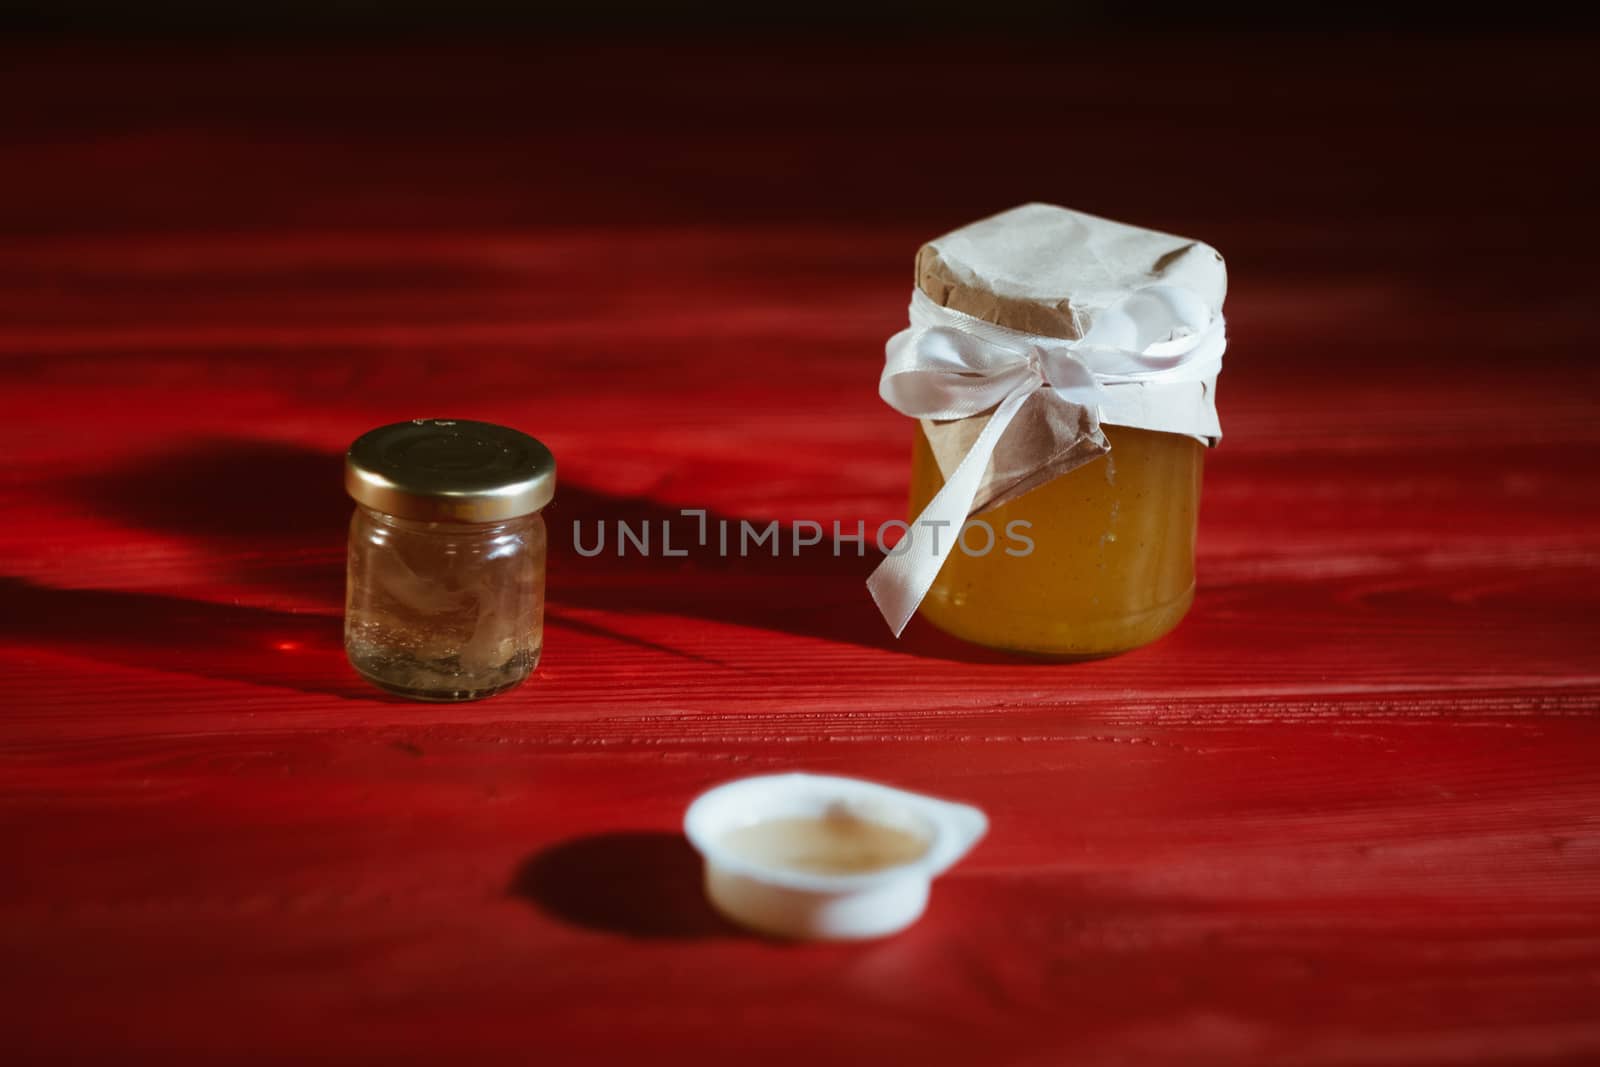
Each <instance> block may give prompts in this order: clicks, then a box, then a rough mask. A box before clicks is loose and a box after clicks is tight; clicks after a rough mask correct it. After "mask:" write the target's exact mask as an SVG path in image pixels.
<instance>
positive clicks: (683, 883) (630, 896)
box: [507, 830, 744, 939]
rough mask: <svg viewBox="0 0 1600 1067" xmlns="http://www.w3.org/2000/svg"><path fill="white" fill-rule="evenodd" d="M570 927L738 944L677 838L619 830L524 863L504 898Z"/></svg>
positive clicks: (565, 844)
mask: <svg viewBox="0 0 1600 1067" xmlns="http://www.w3.org/2000/svg"><path fill="white" fill-rule="evenodd" d="M507 891H508V892H509V893H510V895H511V896H513V897H518V898H520V899H522V900H526V901H527V902H529V903H530V904H532V905H534V906H535V907H537V908H538V909H539V910H540V911H542V912H544V913H545V914H547V915H550V916H552V917H553V918H556V919H558V920H560V921H561V922H564V923H567V924H569V925H572V926H578V927H582V928H583V929H586V930H594V931H599V932H604V933H612V934H621V935H624V936H626V937H633V938H640V939H694V938H718V937H740V936H744V935H743V934H742V933H741V931H739V930H738V929H737V928H736V927H734V926H733V925H732V924H731V923H729V922H727V921H726V920H724V919H723V918H722V917H721V916H720V915H718V914H717V913H716V912H715V911H714V910H712V907H711V905H710V904H709V903H707V901H706V898H705V893H704V892H703V891H702V889H701V866H700V857H699V855H698V854H696V853H695V851H694V849H693V848H691V847H690V845H689V842H688V841H687V840H685V839H684V837H683V835H682V834H674V833H667V832H664V831H659V830H623V831H616V832H611V833H603V834H591V835H588V836H584V837H574V838H570V839H568V840H565V841H560V842H558V843H556V844H554V845H551V846H550V847H549V848H546V849H543V850H541V851H539V852H537V853H535V854H534V855H532V856H530V857H528V859H527V860H525V861H524V862H523V863H522V864H521V865H520V866H519V867H518V868H517V870H516V872H515V873H514V875H513V876H512V879H511V884H510V886H509V887H508V890H507Z"/></svg>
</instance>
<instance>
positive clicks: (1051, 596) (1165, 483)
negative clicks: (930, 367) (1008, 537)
mask: <svg viewBox="0 0 1600 1067" xmlns="http://www.w3.org/2000/svg"><path fill="white" fill-rule="evenodd" d="M1101 429H1102V431H1103V432H1104V433H1105V435H1106V440H1108V441H1109V442H1110V443H1111V451H1110V452H1109V453H1107V454H1106V455H1104V456H1101V457H1100V458H1098V459H1096V460H1093V461H1091V462H1089V463H1086V464H1084V465H1083V466H1081V467H1079V468H1077V469H1076V470H1072V471H1068V472H1067V473H1066V474H1063V475H1061V476H1060V477H1057V478H1054V479H1052V480H1050V481H1048V482H1046V483H1045V484H1043V485H1041V486H1039V487H1038V488H1037V489H1034V490H1032V491H1030V492H1028V493H1024V494H1023V495H1022V496H1020V497H1017V498H1016V499H1015V500H1012V501H1010V502H1009V503H1006V504H1002V505H1001V506H999V507H997V508H992V509H990V510H989V511H986V512H983V513H981V514H979V515H976V516H974V518H975V519H982V520H984V521H985V522H987V523H988V524H989V526H990V527H991V528H992V529H993V530H995V531H997V532H1002V531H1005V530H1007V529H1009V528H1010V526H1009V524H1011V523H1013V522H1016V521H1017V520H1024V521H1026V522H1027V523H1029V524H1030V525H1029V526H1027V527H1025V528H1023V529H1024V531H1025V533H1026V535H1027V537H1028V538H1029V539H1030V540H1031V541H1033V543H1034V544H1033V549H1032V551H1031V552H1028V553H1027V554H1026V555H1011V554H1008V553H1007V552H1004V551H999V550H996V551H993V552H989V553H987V554H983V555H968V554H967V553H965V552H963V551H961V550H960V548H957V549H956V551H954V552H951V553H950V557H949V558H948V559H947V560H945V563H944V567H943V568H942V569H941V570H940V571H939V576H938V577H937V578H936V579H934V583H933V586H932V587H931V588H930V589H929V590H928V595H927V596H926V597H925V598H924V599H923V601H922V606H921V608H920V609H919V611H920V613H921V615H922V617H923V618H925V619H927V620H928V621H929V622H931V623H933V625H935V626H937V627H938V628H939V629H941V630H943V631H944V632H945V633H948V634H950V635H952V636H954V637H959V638H961V639H962V640H964V641H971V642H973V643H974V644H979V645H985V646H988V647H990V648H1000V649H1006V650H1008V651H1013V652H1027V653H1033V654H1035V655H1044V656H1056V657H1061V658H1067V659H1090V658H1095V657H1098V656H1109V655H1112V654H1113V653H1117V652H1125V651H1128V650H1129V649H1133V648H1138V647H1139V646H1140V645H1147V644H1149V643H1150V642H1151V641H1154V640H1155V639H1156V638H1158V637H1161V636H1162V635H1163V634H1165V633H1167V632H1168V631H1170V630H1171V629H1172V628H1173V627H1175V626H1177V625H1178V623H1179V622H1180V621H1181V620H1182V619H1183V616H1184V614H1185V613H1186V612H1188V610H1189V605H1190V604H1191V603H1193V601H1194V548H1195V529H1196V525H1197V519H1198V516H1199V512H1200V474H1201V467H1202V464H1203V462H1204V455H1205V447H1204V446H1203V445H1202V444H1201V443H1200V442H1199V441H1196V440H1195V439H1193V438H1191V437H1185V436H1183V435H1182V434H1173V433H1157V432H1154V431H1151V430H1136V429H1132V428H1130V427H1125V426H1102V427H1101ZM916 435H917V443H916V451H915V453H914V455H913V459H912V469H911V514H912V515H913V516H915V515H917V514H919V513H921V511H922V509H923V508H924V507H925V506H926V505H927V503H928V501H929V500H932V499H933V496H934V494H935V493H937V492H938V491H939V490H940V488H942V487H943V486H944V477H943V475H941V474H940V473H939V464H938V461H937V460H935V458H934V455H933V451H932V449H931V448H930V447H929V446H928V441H927V438H926V436H925V435H924V434H923V432H922V430H921V429H920V428H918V429H917V431H916Z"/></svg>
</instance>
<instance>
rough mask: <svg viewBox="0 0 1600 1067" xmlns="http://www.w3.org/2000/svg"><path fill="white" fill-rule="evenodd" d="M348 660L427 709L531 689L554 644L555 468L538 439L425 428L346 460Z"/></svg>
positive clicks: (359, 446)
mask: <svg viewBox="0 0 1600 1067" xmlns="http://www.w3.org/2000/svg"><path fill="white" fill-rule="evenodd" d="M345 488H346V490H347V491H348V492H349V494H350V495H351V497H352V498H354V500H355V501H356V505H357V506H356V509H355V514H354V516H353V517H352V518H351V521H350V549H349V558H348V572H347V578H348V580H347V585H346V600H345V651H346V654H347V655H348V656H349V659H350V662H351V664H352V665H353V666H354V667H355V669H356V670H357V671H359V672H360V673H361V675H362V676H363V677H365V678H366V679H367V680H368V681H370V682H372V683H373V684H374V685H376V686H378V687H379V688H382V689H386V690H388V691H390V692H392V693H398V694H400V695H402V696H407V697H411V698H412V699H416V700H431V701H459V700H476V699H479V698H482V697H487V696H493V695H494V694H496V693H501V692H504V691H505V690H507V689H510V688H512V687H514V686H516V685H518V684H519V683H521V682H522V681H523V680H524V679H525V678H527V676H528V675H529V674H530V673H531V672H532V671H533V669H534V668H535V667H536V666H537V665H538V662H539V654H540V651H541V649H542V646H543V634H544V589H545V573H544V572H545V554H546V536H545V526H544V519H543V517H542V516H541V515H540V514H539V512H540V509H542V508H543V507H544V506H545V505H546V504H548V503H549V502H550V500H551V498H552V497H553V495H554V493H555V459H554V457H553V456H551V454H550V450H549V449H547V448H545V446H544V445H542V444H540V443H539V442H538V441H536V440H535V439H533V438H532V437H529V436H528V435H527V434H524V433H519V432H518V431H516V430H512V429H508V428H506V427H504V426H496V425H494V424H492V423H486V422H473V421H470V420H466V419H416V420H413V421H411V422H401V423H395V424H393V425H390V426H383V427H380V428H378V429H376V430H373V431H371V432H370V433H367V434H364V435H363V436H361V437H360V438H358V439H357V440H356V441H355V443H354V444H352V445H351V446H350V451H349V453H348V454H347V455H346V457H345Z"/></svg>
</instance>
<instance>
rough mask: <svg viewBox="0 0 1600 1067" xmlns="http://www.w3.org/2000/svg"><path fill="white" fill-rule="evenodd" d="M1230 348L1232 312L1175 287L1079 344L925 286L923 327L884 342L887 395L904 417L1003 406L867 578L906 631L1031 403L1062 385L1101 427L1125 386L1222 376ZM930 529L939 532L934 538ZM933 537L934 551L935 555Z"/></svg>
mask: <svg viewBox="0 0 1600 1067" xmlns="http://www.w3.org/2000/svg"><path fill="white" fill-rule="evenodd" d="M1226 348H1227V335H1226V329H1225V326H1224V323H1223V320H1222V316H1221V315H1220V314H1219V315H1213V314H1212V313H1211V309H1210V307H1209V306H1208V305H1207V304H1206V302H1205V301H1204V300H1203V299H1202V298H1201V297H1200V296H1198V295H1197V294H1195V293H1193V292H1191V291H1189V290H1188V289H1184V288H1182V287H1180V286H1175V285H1150V286H1146V287H1144V288H1142V289H1136V290H1134V291H1133V292H1131V293H1129V294H1128V295H1126V296H1124V297H1123V298H1122V299H1120V300H1118V301H1117V302H1116V303H1114V304H1112V305H1111V306H1110V307H1108V308H1106V309H1105V310H1103V311H1101V312H1099V313H1098V314H1097V315H1096V316H1095V318H1094V323H1093V325H1092V326H1091V327H1090V328H1089V330H1088V331H1087V332H1086V333H1085V334H1084V335H1083V337H1081V338H1080V339H1078V340H1076V341H1067V340H1063V339H1061V338H1059V337H1043V336H1039V335H1037V334H1028V333H1022V332H1020V331H1017V330H1009V329H1006V328H1005V327H1003V326H996V325H995V324H994V323H992V322H984V321H983V320H982V319H977V318H974V317H972V316H971V315H965V314H962V313H961V312H959V311H952V310H950V309H949V308H945V307H940V306H939V305H938V304H935V303H934V302H933V301H932V300H931V299H930V298H929V297H928V296H927V294H925V293H923V292H922V290H921V289H917V290H914V291H913V292H912V294H911V325H910V326H909V327H907V328H906V329H904V330H901V331H900V332H899V333H897V334H895V335H894V336H893V337H891V338H889V341H888V344H886V345H885V346H884V352H885V357H886V359H885V364H884V368H883V377H882V378H881V379H880V380H879V382H878V393H879V395H880V396H882V397H883V399H884V401H885V402H886V403H887V404H888V405H889V406H890V407H892V408H894V409H895V410H896V411H899V412H901V413H902V414H905V415H910V416H912V417H913V418H919V419H964V418H967V417H969V416H972V415H979V414H982V413H983V412H985V411H988V410H989V409H991V408H993V409H994V411H993V413H992V414H991V415H990V416H989V422H988V424H987V425H986V426H984V428H983V430H982V432H980V433H979V434H978V438H977V440H976V441H974V442H973V443H972V448H971V449H970V450H969V451H968V452H967V454H966V456H965V457H963V458H962V460H961V462H960V464H958V465H957V466H956V469H955V470H954V471H953V472H952V473H951V475H950V477H949V478H948V479H947V480H946V481H945V483H944V488H943V489H940V490H939V492H938V493H937V494H936V495H935V496H934V498H933V499H932V500H930V501H929V502H928V506H927V507H925V508H923V509H922V514H920V515H918V516H917V518H916V520H915V521H914V522H912V524H911V528H910V530H909V531H907V533H906V535H905V537H904V538H902V543H901V544H897V545H896V546H895V548H894V551H893V552H892V553H891V554H890V555H889V557H888V558H887V559H885V560H884V561H883V562H882V563H881V564H879V565H878V569H877V570H875V571H873V572H872V576H871V577H870V578H868V579H867V589H868V591H869V592H871V594H872V599H873V600H874V601H876V602H877V605H878V610H879V611H881V612H882V613H883V617H884V620H885V621H887V622H888V624H889V627H890V629H892V630H893V631H894V634H895V636H896V637H899V636H900V634H901V632H902V631H904V630H905V628H906V624H907V623H908V622H910V621H911V616H912V615H913V614H915V613H916V610H917V605H919V604H921V603H922V598H923V597H924V596H926V595H927V593H928V589H929V588H930V587H931V586H932V585H933V580H934V579H935V578H936V577H938V575H939V568H940V567H942V566H943V565H944V561H945V559H946V558H947V557H948V556H949V555H950V552H951V550H952V549H953V548H954V547H955V544H956V541H957V539H958V538H959V536H960V534H961V530H962V527H963V525H964V524H965V523H966V520H967V516H968V515H969V514H970V513H971V511H972V504H973V501H974V500H975V499H976V498H977V494H978V487H979V485H980V484H981V482H982V480H983V473H984V471H985V470H987V469H988V466H989V459H990V457H991V456H993V455H994V450H995V446H996V445H998V444H999V443H1000V438H1001V437H1002V436H1004V434H1005V432H1006V429H1007V428H1008V427H1009V426H1010V425H1011V420H1012V419H1014V418H1015V417H1016V414H1017V412H1018V411H1020V410H1021V409H1022V405H1023V402H1024V401H1026V400H1027V399H1028V398H1029V397H1030V396H1032V395H1033V394H1034V393H1036V392H1038V391H1039V390H1040V389H1050V390H1052V391H1053V392H1054V393H1055V395H1056V396H1057V397H1059V398H1060V399H1061V400H1063V401H1065V402H1066V403H1068V404H1074V405H1077V406H1079V407H1082V408H1084V409H1086V410H1087V411H1088V412H1089V414H1090V418H1091V425H1093V426H1096V427H1098V426H1099V424H1100V419H1101V416H1102V414H1103V412H1102V408H1104V407H1105V406H1107V401H1108V399H1110V398H1111V397H1112V396H1113V395H1114V394H1115V393H1117V392H1119V391H1120V390H1118V387H1119V386H1120V387H1123V388H1125V389H1126V388H1134V389H1138V388H1141V387H1143V386H1148V385H1155V384H1166V383H1169V382H1180V381H1189V382H1193V381H1207V380H1210V379H1213V378H1215V376H1216V374H1217V372H1218V371H1220V370H1221V369H1222V353H1223V350H1224V349H1226ZM1163 428H1165V427H1163ZM1171 429H1172V430H1173V432H1190V431H1189V429H1188V428H1187V427H1178V426H1174V427H1172V428H1171ZM920 531H932V533H933V536H932V537H931V538H923V537H921V536H919V532H920ZM940 531H943V533H944V536H943V537H941V536H939V534H940ZM925 541H931V546H930V547H927V548H924V542H925Z"/></svg>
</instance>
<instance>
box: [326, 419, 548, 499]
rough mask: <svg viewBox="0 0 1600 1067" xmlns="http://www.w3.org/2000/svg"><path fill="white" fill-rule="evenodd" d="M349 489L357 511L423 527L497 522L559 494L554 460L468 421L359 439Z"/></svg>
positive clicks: (349, 459) (424, 422) (398, 426)
mask: <svg viewBox="0 0 1600 1067" xmlns="http://www.w3.org/2000/svg"><path fill="white" fill-rule="evenodd" d="M344 487H345V491H346V492H348V493H349V494H350V495H351V496H352V497H354V498H355V500H356V502H357V503H359V504H365V505H366V506H367V507H369V508H372V509H373V510H374V511H381V512H383V513H385V514H387V515H395V516H398V517H399V518H402V519H419V520H422V521H425V522H498V521H500V520H502V519H511V518H515V517H516V516H518V515H528V514H531V513H532V512H535V511H538V510H539V509H540V508H542V507H544V506H545V505H546V504H548V503H550V498H551V497H553V496H555V492H556V460H555V457H554V456H552V455H551V454H550V450H549V449H548V448H546V447H545V446H544V445H542V444H540V443H539V442H538V441H536V440H534V439H533V438H532V437H529V436H528V435H527V434H525V433H521V432H519V431H517V430H513V429H510V428H508V427H505V426H496V425H495V424H494V423H492V422H473V421H471V420H470V419H412V420H411V421H410V422H397V423H394V424H392V425H389V426H380V427H378V428H377V429H376V430H372V431H370V432H368V433H364V434H362V435H361V436H360V437H358V438H356V441H355V443H354V444H353V445H351V446H350V451H349V452H348V453H346V454H345V457H344Z"/></svg>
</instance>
